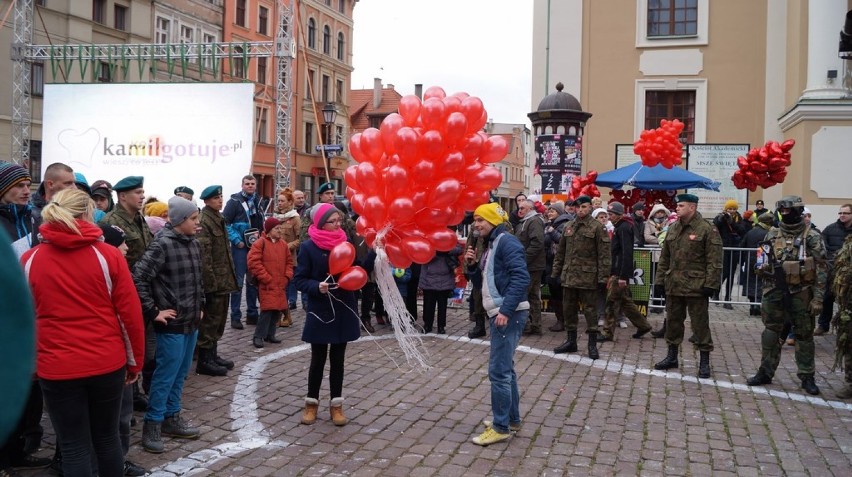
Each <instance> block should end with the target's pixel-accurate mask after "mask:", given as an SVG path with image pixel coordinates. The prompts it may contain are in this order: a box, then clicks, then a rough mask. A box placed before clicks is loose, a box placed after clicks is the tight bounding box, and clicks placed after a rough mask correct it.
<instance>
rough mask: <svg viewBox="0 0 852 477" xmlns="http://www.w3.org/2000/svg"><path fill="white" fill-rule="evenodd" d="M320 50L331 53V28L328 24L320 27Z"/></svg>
mask: <svg viewBox="0 0 852 477" xmlns="http://www.w3.org/2000/svg"><path fill="white" fill-rule="evenodd" d="M322 52H323V53H325V54H326V55H328V54H330V53H331V28H329V27H328V25H323V27H322Z"/></svg>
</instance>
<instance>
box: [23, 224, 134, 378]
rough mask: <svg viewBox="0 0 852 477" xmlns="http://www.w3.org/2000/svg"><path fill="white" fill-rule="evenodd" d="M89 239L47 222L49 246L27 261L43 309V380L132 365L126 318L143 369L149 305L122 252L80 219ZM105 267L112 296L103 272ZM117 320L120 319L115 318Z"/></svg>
mask: <svg viewBox="0 0 852 477" xmlns="http://www.w3.org/2000/svg"><path fill="white" fill-rule="evenodd" d="M77 226H78V227H79V228H80V232H81V233H82V236H80V235H77V234H76V233H74V232H72V231H71V230H70V229H68V228H67V227H65V226H64V225H61V224H58V223H45V224H43V225H42V226H41V228H40V229H39V232H40V233H41V235H42V237H43V240H42V243H41V244H39V245H38V246H36V247H34V248H32V249H30V250H28V251H27V252H26V253H24V255H23V257H21V263H22V264H23V265H24V268H25V269H27V268H29V271H28V272H27V276H28V281H29V285H30V290H31V291H32V294H33V301H34V303H35V307H36V345H37V347H36V349H37V355H36V358H37V359H36V372H37V373H38V376H39V377H41V378H44V379H53V380H66V379H77V378H84V377H89V376H97V375H101V374H106V373H110V372H113V371H116V370H117V369H120V368H121V367H123V366H125V364H127V352H126V348H125V345H124V338H123V336H122V330H121V327H120V325H119V320H120V321H121V323H123V324H124V329H125V330H126V336H127V338H128V339H129V342H130V344H131V347H132V349H133V356H134V359H135V361H136V363H135V364H134V365H129V366H128V370H129V371H131V372H133V373H138V372H139V371H140V370H141V369H142V361H143V358H144V352H145V351H144V350H145V334H144V330H143V324H142V305H141V303H140V302H139V296H138V295H137V294H136V287H135V286H134V285H133V278H132V277H131V276H130V269H129V268H128V266H127V261H126V260H125V259H124V257H123V256H122V254H121V252H120V251H119V250H118V249H117V248H115V247H113V246H111V245H107V244H106V243H104V242H103V241H101V240H99V239H100V237H101V236H102V235H103V234H102V233H101V229H100V228H99V227H98V226H96V225H94V224H92V223H90V222H85V221H82V220H78V221H77ZM98 254H100V257H102V258H103V264H105V265H106V267H107V271H108V274H109V279H110V281H111V282H112V294H111V295H110V292H109V291H108V288H107V280H106V276H105V274H104V268H103V267H102V262H101V258H100V257H99V255H98ZM116 315H118V316H116Z"/></svg>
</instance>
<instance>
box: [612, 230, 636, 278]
mask: <svg viewBox="0 0 852 477" xmlns="http://www.w3.org/2000/svg"><path fill="white" fill-rule="evenodd" d="M611 247H612V248H611V251H612V253H611V261H612V265H611V266H610V274H611V275H615V276H617V277H618V278H620V279H621V280H630V279H631V278H633V271H634V270H635V269H636V268H635V267H634V266H633V217H631V216H629V215H622V216H621V220H619V221H618V222H616V223H615V233H613V235H612V244H611Z"/></svg>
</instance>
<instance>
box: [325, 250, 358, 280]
mask: <svg viewBox="0 0 852 477" xmlns="http://www.w3.org/2000/svg"><path fill="white" fill-rule="evenodd" d="M354 262H355V246H354V245H352V244H351V243H349V242H342V243H339V244H337V245H335V246H334V248H332V249H331V252H329V253H328V273H329V274H330V275H337V274H338V273H340V272H342V271H343V270H346V269H347V268H349V267H351V266H352V263H354Z"/></svg>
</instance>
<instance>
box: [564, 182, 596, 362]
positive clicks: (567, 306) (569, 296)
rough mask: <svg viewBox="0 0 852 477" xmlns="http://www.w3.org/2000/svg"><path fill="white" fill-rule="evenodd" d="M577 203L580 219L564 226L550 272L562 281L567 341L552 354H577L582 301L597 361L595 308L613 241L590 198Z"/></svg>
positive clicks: (590, 348) (590, 345) (590, 343)
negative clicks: (594, 212)
mask: <svg viewBox="0 0 852 477" xmlns="http://www.w3.org/2000/svg"><path fill="white" fill-rule="evenodd" d="M575 203H576V204H577V217H576V218H575V219H574V220H572V221H570V222H568V223H567V224H566V225H565V229H564V230H563V232H562V238H560V240H559V247H558V249H557V251H556V257H554V259H553V270H552V272H551V277H552V278H554V279H556V278H557V277H561V278H562V310H563V312H562V314H563V317H564V320H565V330H566V334H567V339H566V340H565V342H564V343H562V344H561V345H559V346H557V347H556V348H555V349H554V350H553V352H554V353H557V354H558V353H573V352H576V351H577V324H578V322H579V319H580V317H579V316H578V313H579V311H580V303H581V302H582V303H583V315H584V316H585V317H586V325H587V328H586V333H588V335H589V358H591V359H598V357H599V355H598V348H597V340H598V339H597V335H598V320H597V316H598V313H597V309H596V308H595V305H596V303H597V293H598V290H605V289H606V282H607V280H608V279H609V269H610V259H611V256H610V254H611V251H610V239H609V234H608V233H607V231H606V229H605V228H604V226H603V225H601V223H600V222H598V221H597V220H595V219H593V218H592V214H591V212H592V199H591V197H588V196H585V195H581V196H580V197H578V198H577V200H576V201H575Z"/></svg>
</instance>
